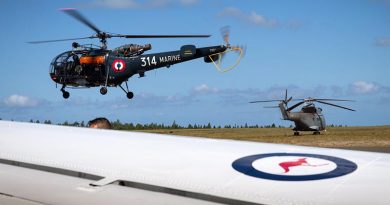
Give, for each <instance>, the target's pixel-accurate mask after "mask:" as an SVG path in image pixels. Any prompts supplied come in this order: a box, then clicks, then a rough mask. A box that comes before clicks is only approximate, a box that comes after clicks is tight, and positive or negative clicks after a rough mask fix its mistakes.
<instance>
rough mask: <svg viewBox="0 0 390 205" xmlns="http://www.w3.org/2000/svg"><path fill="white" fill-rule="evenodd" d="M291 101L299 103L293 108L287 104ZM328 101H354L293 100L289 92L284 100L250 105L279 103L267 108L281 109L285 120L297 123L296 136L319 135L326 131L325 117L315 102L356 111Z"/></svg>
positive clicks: (261, 101) (263, 101)
mask: <svg viewBox="0 0 390 205" xmlns="http://www.w3.org/2000/svg"><path fill="white" fill-rule="evenodd" d="M290 101H299V102H298V103H296V104H294V105H293V106H291V107H288V106H287V104H288V102H290ZM326 101H349V102H351V101H352V100H341V99H328V98H311V97H309V98H305V99H293V98H292V97H289V98H288V97H287V90H286V94H285V97H284V99H283V100H260V101H253V102H250V103H265V102H279V105H278V106H267V107H266V108H280V111H281V113H282V117H283V120H290V121H293V122H294V123H295V127H294V128H293V131H294V135H299V132H300V131H313V134H314V135H318V134H320V133H321V131H324V130H325V128H326V123H325V116H324V115H323V114H322V109H321V108H320V107H316V106H315V104H314V102H317V103H322V104H325V105H330V106H334V107H338V108H342V109H346V110H350V111H355V110H353V109H350V108H347V107H343V106H340V105H336V104H332V103H329V102H326ZM302 104H303V106H302V108H301V110H300V111H298V112H291V111H292V110H293V109H295V108H297V107H298V106H300V105H302Z"/></svg>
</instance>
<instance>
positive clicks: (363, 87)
mask: <svg viewBox="0 0 390 205" xmlns="http://www.w3.org/2000/svg"><path fill="white" fill-rule="evenodd" d="M350 90H351V91H352V92H353V93H356V94H369V93H374V92H376V91H378V90H379V86H378V85H377V84H374V83H370V82H366V81H356V82H353V83H352V84H351V86H350Z"/></svg>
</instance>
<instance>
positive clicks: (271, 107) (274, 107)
mask: <svg viewBox="0 0 390 205" xmlns="http://www.w3.org/2000/svg"><path fill="white" fill-rule="evenodd" d="M264 108H279V106H264Z"/></svg>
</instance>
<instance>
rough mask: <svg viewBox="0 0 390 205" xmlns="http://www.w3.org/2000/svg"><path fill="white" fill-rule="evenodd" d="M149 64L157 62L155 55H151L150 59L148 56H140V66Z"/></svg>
mask: <svg viewBox="0 0 390 205" xmlns="http://www.w3.org/2000/svg"><path fill="white" fill-rule="evenodd" d="M150 65H157V62H156V56H153V57H152V59H150V57H149V56H148V57H141V66H142V67H145V66H150Z"/></svg>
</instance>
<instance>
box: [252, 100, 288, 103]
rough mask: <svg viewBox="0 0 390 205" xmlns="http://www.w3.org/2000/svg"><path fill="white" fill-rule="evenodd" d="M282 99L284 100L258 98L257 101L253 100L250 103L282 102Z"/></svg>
mask: <svg viewBox="0 0 390 205" xmlns="http://www.w3.org/2000/svg"><path fill="white" fill-rule="evenodd" d="M280 101H283V100H257V101H252V102H249V103H264V102H280Z"/></svg>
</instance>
